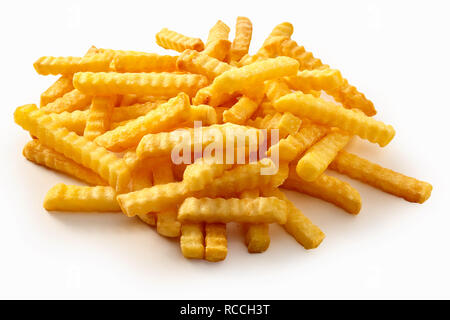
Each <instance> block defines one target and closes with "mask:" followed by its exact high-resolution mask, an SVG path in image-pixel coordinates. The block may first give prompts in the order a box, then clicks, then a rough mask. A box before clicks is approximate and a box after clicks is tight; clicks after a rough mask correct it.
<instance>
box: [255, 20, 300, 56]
mask: <svg viewBox="0 0 450 320" xmlns="http://www.w3.org/2000/svg"><path fill="white" fill-rule="evenodd" d="M292 33H294V26H293V25H292V24H291V23H289V22H282V23H280V24H278V25H276V26H275V28H273V30H272V32H271V33H270V34H269V36H268V37H267V38H266V40H264V43H263V45H262V47H261V48H260V49H259V50H258V52H257V53H256V55H255V56H259V57H266V58H268V57H274V56H276V55H280V54H279V52H278V46H279V44H280V43H281V42H282V41H284V40H287V39H290V38H291V36H292Z"/></svg>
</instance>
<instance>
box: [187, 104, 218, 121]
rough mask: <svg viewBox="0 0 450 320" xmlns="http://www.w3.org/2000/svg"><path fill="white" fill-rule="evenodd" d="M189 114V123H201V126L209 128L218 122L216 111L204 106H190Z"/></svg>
mask: <svg viewBox="0 0 450 320" xmlns="http://www.w3.org/2000/svg"><path fill="white" fill-rule="evenodd" d="M189 113H190V119H189V122H194V121H201V122H202V123H201V124H202V126H210V125H213V124H216V123H217V121H218V120H217V112H216V109H214V108H213V107H211V106H208V105H206V104H201V105H198V106H191V108H190V109H189Z"/></svg>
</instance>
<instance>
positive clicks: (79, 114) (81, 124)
mask: <svg viewBox="0 0 450 320" xmlns="http://www.w3.org/2000/svg"><path fill="white" fill-rule="evenodd" d="M49 116H50V117H51V118H52V120H53V121H55V122H58V124H59V125H60V126H62V127H65V128H66V129H67V130H69V131H73V132H75V133H76V134H77V135H79V136H82V135H83V133H84V128H85V127H86V121H87V118H88V116H89V110H83V111H81V110H75V111H72V112H67V111H64V112H61V113H50V114H49Z"/></svg>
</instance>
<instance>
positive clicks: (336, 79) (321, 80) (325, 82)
mask: <svg viewBox="0 0 450 320" xmlns="http://www.w3.org/2000/svg"><path fill="white" fill-rule="evenodd" d="M284 80H285V81H286V82H287V84H288V85H289V87H290V88H291V89H293V90H300V91H302V92H306V91H310V90H324V91H327V92H332V90H335V89H336V88H340V87H342V85H343V84H344V79H343V78H342V75H341V73H340V72H339V70H335V69H314V70H302V71H299V72H298V73H297V75H295V76H293V77H286V78H285V79H284Z"/></svg>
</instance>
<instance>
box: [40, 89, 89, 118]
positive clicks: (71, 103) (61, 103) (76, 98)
mask: <svg viewBox="0 0 450 320" xmlns="http://www.w3.org/2000/svg"><path fill="white" fill-rule="evenodd" d="M91 101H92V97H91V96H89V95H87V94H84V93H83V92H80V91H79V90H77V89H73V90H72V91H69V92H67V93H66V94H64V95H63V96H62V97H60V98H57V99H56V100H55V101H53V102H50V103H48V104H47V105H45V106H44V107H42V108H41V110H43V111H45V112H46V113H61V112H64V111H67V112H72V111H75V110H81V109H84V108H86V107H88V106H89V105H90V104H91Z"/></svg>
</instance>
